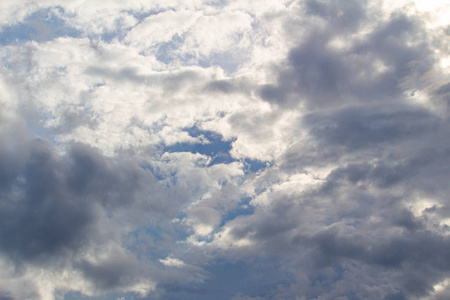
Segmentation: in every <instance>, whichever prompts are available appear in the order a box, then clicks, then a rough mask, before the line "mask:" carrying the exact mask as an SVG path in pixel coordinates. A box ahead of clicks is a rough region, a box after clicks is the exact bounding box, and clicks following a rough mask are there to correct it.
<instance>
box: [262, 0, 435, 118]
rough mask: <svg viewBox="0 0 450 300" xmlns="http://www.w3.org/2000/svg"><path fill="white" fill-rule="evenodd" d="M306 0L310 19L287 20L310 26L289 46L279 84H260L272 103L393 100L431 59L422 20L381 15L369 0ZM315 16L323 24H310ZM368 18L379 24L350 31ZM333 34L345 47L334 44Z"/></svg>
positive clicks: (325, 104)
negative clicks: (367, 29)
mask: <svg viewBox="0 0 450 300" xmlns="http://www.w3.org/2000/svg"><path fill="white" fill-rule="evenodd" d="M304 6H305V11H306V13H305V14H306V16H305V20H307V21H305V22H304V23H300V24H297V23H294V24H289V25H287V26H289V27H292V29H291V30H294V29H295V28H296V27H298V28H299V29H302V30H304V28H302V27H306V28H308V32H307V34H306V36H305V37H302V38H301V39H302V41H301V42H300V45H299V46H298V47H296V48H293V49H292V50H291V51H290V53H289V57H288V60H287V62H286V67H285V68H282V69H281V70H280V71H279V74H278V84H275V85H265V86H262V87H261V89H260V94H261V96H262V98H263V99H265V100H267V101H269V102H270V103H273V104H276V105H278V106H281V107H285V108H289V107H293V106H296V105H298V104H299V103H305V104H306V105H307V107H309V108H311V109H316V108H325V107H328V108H329V107H334V106H339V105H342V104H348V103H357V102H362V103H371V102H379V101H392V100H393V99H395V98H398V97H401V95H402V92H403V89H402V88H401V84H402V83H403V82H404V81H406V80H408V79H409V78H408V76H411V75H412V74H415V76H420V75H421V74H424V73H425V72H427V71H429V70H430V69H431V67H432V65H433V62H434V58H433V53H432V51H431V50H430V49H429V47H428V45H427V39H426V34H425V30H424V28H423V25H422V24H421V23H420V22H419V20H417V19H415V18H413V17H408V16H406V15H404V14H402V13H401V12H397V13H395V14H393V15H392V16H390V18H388V19H387V20H377V19H375V18H374V12H372V11H369V10H368V9H367V3H366V2H365V1H331V2H326V3H325V2H319V1H307V2H306V3H305V5H304ZM314 17H317V18H320V19H321V20H322V21H323V22H324V23H325V25H324V26H322V25H321V26H319V25H315V24H314V23H313V24H310V23H309V22H308V21H309V20H311V18H314ZM369 24H370V25H372V26H374V27H375V28H374V29H373V30H371V31H370V32H369V33H365V34H360V35H361V36H360V37H352V34H353V35H355V34H359V32H360V31H361V29H362V28H363V27H364V26H367V25H369ZM335 39H339V40H340V42H341V43H343V47H342V48H339V47H337V48H336V47H333V46H332V43H333V42H334V41H335ZM330 43H331V45H330ZM376 63H378V64H379V65H377V64H376ZM380 66H383V67H382V68H385V70H382V71H380ZM409 80H411V79H409Z"/></svg>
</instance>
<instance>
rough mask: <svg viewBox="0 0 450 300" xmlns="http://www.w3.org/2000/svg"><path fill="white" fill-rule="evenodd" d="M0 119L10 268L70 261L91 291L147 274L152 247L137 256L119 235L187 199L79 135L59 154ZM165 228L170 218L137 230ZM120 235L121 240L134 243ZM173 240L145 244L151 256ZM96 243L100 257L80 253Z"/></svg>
mask: <svg viewBox="0 0 450 300" xmlns="http://www.w3.org/2000/svg"><path fill="white" fill-rule="evenodd" d="M1 121H2V122H1V123H0V128H1V129H2V130H0V140H1V141H2V143H1V145H0V163H1V168H0V178H1V182H0V183H1V184H0V201H1V205H0V255H1V257H2V258H3V259H5V261H7V262H10V263H12V264H13V265H15V268H16V269H17V272H18V273H17V274H16V275H17V276H21V275H20V274H22V275H23V274H24V272H25V270H27V268H28V267H31V266H33V267H37V268H43V269H47V270H53V271H54V272H62V271H63V270H64V269H65V268H69V269H76V270H79V271H80V272H81V273H82V274H83V276H84V278H85V280H87V281H90V282H92V283H93V284H94V286H95V288H96V289H97V290H98V291H114V290H117V289H121V288H125V289H126V288H127V287H130V286H134V285H135V284H136V283H139V282H140V281H141V280H142V279H143V278H142V276H143V274H145V275H144V276H145V278H149V277H151V275H149V274H147V273H148V272H147V271H146V270H145V269H144V266H147V267H150V265H151V263H149V262H148V261H146V260H145V257H147V256H149V255H151V251H149V252H146V253H144V256H142V257H141V258H140V259H138V258H137V256H136V253H134V254H133V253H132V252H128V251H126V250H125V249H124V248H122V239H124V238H126V237H127V234H128V233H129V231H130V229H133V228H135V229H136V228H137V227H138V226H146V224H147V222H148V221H149V219H150V218H152V219H153V220H155V219H169V220H170V219H171V218H174V217H175V216H176V214H177V212H178V211H179V207H180V205H181V204H182V203H183V201H185V200H186V199H184V198H181V197H180V196H179V195H178V192H177V191H175V190H172V191H168V188H167V187H165V186H163V185H160V184H158V183H157V181H156V179H155V178H154V176H153V174H152V173H151V172H150V171H149V170H145V169H143V168H142V167H140V166H139V165H138V163H137V162H136V160H134V159H127V158H122V159H111V158H106V157H104V156H103V155H102V154H100V152H99V151H98V150H97V149H94V148H92V147H90V146H87V145H85V144H82V143H72V144H69V145H68V147H67V149H66V153H65V154H61V153H58V152H57V150H56V149H55V147H54V145H53V144H52V143H50V142H49V141H47V140H44V139H42V138H35V137H32V136H31V135H30V134H29V133H28V131H27V129H26V127H25V124H24V123H22V122H20V121H19V120H15V119H11V118H9V119H6V117H5V119H4V120H1ZM116 215H117V216H116ZM122 226H126V228H122ZM127 227H128V228H127ZM166 230H168V231H169V232H170V231H171V230H173V228H171V224H170V223H168V224H167V226H166V228H164V229H163V230H160V231H159V232H155V233H153V232H152V231H151V230H148V231H147V232H145V231H144V232H143V233H142V234H143V235H147V236H148V239H149V240H150V239H152V238H154V237H153V234H158V235H162V234H164V232H165V231H166ZM132 233H133V231H132ZM133 234H134V233H133ZM174 239H176V237H174ZM127 240H128V242H129V244H128V245H127V247H131V248H132V247H137V246H133V244H132V241H133V239H127ZM172 242H174V241H172ZM172 242H171V241H169V240H167V241H165V242H164V243H160V245H157V244H155V245H154V249H152V251H153V252H154V253H155V254H156V255H157V258H158V256H159V255H167V249H166V250H164V251H163V250H162V249H163V248H164V247H169V248H170V247H172V246H171V243H172ZM111 243H112V244H111ZM111 245H116V246H115V248H112V249H113V250H111ZM92 247H94V248H92ZM96 247H101V248H105V249H104V250H103V251H102V253H103V254H102V255H103V256H102V257H103V258H102V259H98V258H95V255H94V254H91V255H90V256H88V257H92V255H94V256H93V257H94V258H95V259H94V261H91V260H90V259H87V258H86V256H85V255H84V254H83V253H86V252H89V251H94V250H92V249H95V248H96ZM147 247H151V245H150V244H149V245H147ZM107 249H109V250H107ZM114 249H115V250H114ZM108 251H112V252H111V253H109V252H108ZM93 253H95V252H93ZM163 257H164V256H163ZM142 259H144V261H142ZM161 268H163V267H160V269H161ZM36 297H37V296H36Z"/></svg>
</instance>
